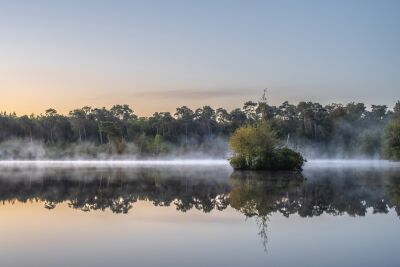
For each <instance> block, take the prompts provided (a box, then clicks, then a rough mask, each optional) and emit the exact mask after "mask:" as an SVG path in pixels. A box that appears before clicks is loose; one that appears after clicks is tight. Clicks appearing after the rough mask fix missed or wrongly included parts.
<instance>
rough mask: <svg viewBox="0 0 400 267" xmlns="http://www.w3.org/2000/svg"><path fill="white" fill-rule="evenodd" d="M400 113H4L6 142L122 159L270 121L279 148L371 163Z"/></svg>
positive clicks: (309, 108) (259, 109) (305, 106)
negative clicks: (81, 149)
mask: <svg viewBox="0 0 400 267" xmlns="http://www.w3.org/2000/svg"><path fill="white" fill-rule="evenodd" d="M399 114H400V102H397V103H396V105H395V108H394V110H389V109H388V107H387V106H386V105H372V106H371V108H370V109H367V107H366V106H365V104H363V103H355V102H351V103H348V104H346V105H342V104H329V105H322V104H319V103H316V102H300V103H298V104H297V105H293V104H290V103H289V102H287V101H286V102H284V103H282V104H281V105H279V106H273V105H269V104H267V102H266V101H259V102H254V101H248V102H246V103H244V105H243V107H242V108H236V109H233V110H232V111H227V110H226V109H224V108H218V109H213V108H212V107H210V106H204V107H202V108H198V109H196V110H192V109H190V108H189V107H187V106H182V107H178V108H177V109H176V111H175V113H173V114H172V113H170V112H155V113H154V114H153V115H152V116H149V117H139V116H137V115H136V114H135V113H134V111H133V110H132V109H131V108H130V107H129V106H128V105H114V106H113V107H111V108H110V109H107V108H104V107H103V108H93V107H88V106H86V107H83V108H79V109H74V110H72V111H70V112H69V113H68V115H63V114H59V113H58V112H57V111H56V110H55V109H52V108H50V109H48V110H46V111H45V113H44V114H40V115H30V116H27V115H25V116H17V115H16V114H15V113H6V112H3V113H0V142H6V141H8V140H14V139H24V140H25V141H31V142H34V141H35V142H37V141H39V142H42V143H44V144H46V145H47V146H58V147H61V148H63V147H68V145H70V144H81V143H92V144H94V145H96V146H102V145H105V146H107V145H108V146H112V149H113V152H116V153H119V154H122V153H126V152H127V151H128V150H129V149H128V148H129V145H130V144H134V147H135V148H136V152H138V153H139V154H162V153H167V152H169V151H171V150H173V149H177V148H179V149H181V150H182V151H185V150H191V149H193V148H196V147H199V146H201V147H202V148H203V149H204V150H207V149H211V148H215V146H216V142H215V140H216V138H221V139H222V140H227V138H228V137H229V136H230V135H231V134H232V133H233V132H234V131H235V130H236V129H237V128H239V127H241V126H245V125H254V124H256V123H257V122H258V121H260V120H266V121H268V123H269V125H270V126H271V128H272V130H273V131H274V132H275V133H276V135H277V137H278V138H279V140H280V142H282V143H286V144H287V145H288V146H290V147H292V148H295V149H297V150H300V151H302V152H303V153H306V155H311V156H313V154H315V155H325V156H332V155H338V154H340V155H341V156H349V157H350V156H357V155H367V156H370V157H372V156H380V155H382V151H383V148H384V145H385V140H384V137H385V128H386V127H387V125H388V124H389V123H390V122H391V121H392V120H393V119H394V118H399V117H400V115H399ZM395 131H396V129H395ZM396 134H397V133H396V132H395V133H394V135H395V136H396ZM225 143H227V142H225ZM226 147H227V146H225V145H222V146H221V147H220V148H221V151H223V152H226Z"/></svg>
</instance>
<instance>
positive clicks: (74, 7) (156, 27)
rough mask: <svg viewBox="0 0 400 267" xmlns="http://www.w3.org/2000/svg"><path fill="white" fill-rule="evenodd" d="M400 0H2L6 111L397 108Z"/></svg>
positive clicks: (1, 104)
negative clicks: (253, 104) (259, 105)
mask: <svg viewBox="0 0 400 267" xmlns="http://www.w3.org/2000/svg"><path fill="white" fill-rule="evenodd" d="M399 12H400V1H389V0H383V1H367V0H365V1H351V0H349V1H322V0H321V1H255V0H254V1H235V0H232V1H220V0H214V1H206V0H203V1H183V0H182V1H174V0H169V1H111V0H109V1H100V0H97V1H95V0H93V1H90V0H82V1H78V0H76V1H75V0H67V1H63V0H58V1H52V0H48V1H44V0H37V1H31V0H29V1H19V0H15V1H6V0H4V1H3V0H0V110H2V111H7V112H12V111H15V112H17V114H18V115H23V114H30V113H36V114H39V113H43V112H44V110H45V109H47V108H49V107H52V108H55V109H56V110H58V111H59V112H60V113H64V114H65V113H68V111H69V110H72V109H74V108H78V107H82V106H86V105H89V106H95V107H102V106H105V107H111V106H112V105H113V104H129V105H130V106H131V107H132V108H133V110H134V111H135V113H136V114H139V115H143V116H148V115H151V114H152V113H153V112H155V111H171V112H173V111H174V110H175V108H176V107H178V106H182V105H187V106H190V107H192V108H197V107H200V106H203V105H211V106H212V107H214V108H217V107H224V108H227V109H232V108H235V107H240V106H242V104H243V102H245V101H247V100H258V99H259V98H260V96H261V94H262V91H263V89H264V88H268V101H269V103H270V104H275V105H278V104H280V103H282V102H283V101H285V100H288V101H289V102H292V103H297V102H298V101H303V100H305V101H318V102H320V103H323V104H328V103H332V102H341V103H347V102H350V101H357V102H358V101H360V102H364V103H366V104H367V105H370V104H372V103H374V104H386V105H388V106H389V107H392V106H393V105H394V103H395V102H396V101H397V100H398V99H400V51H399V49H400V16H399Z"/></svg>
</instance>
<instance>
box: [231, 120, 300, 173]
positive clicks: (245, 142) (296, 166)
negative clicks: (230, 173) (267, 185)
mask: <svg viewBox="0 0 400 267" xmlns="http://www.w3.org/2000/svg"><path fill="white" fill-rule="evenodd" d="M229 146H230V148H231V149H232V151H233V156H232V157H231V158H230V159H229V161H230V164H231V165H232V167H233V168H234V169H236V170H276V171H278V170H279V171H283V170H284V171H301V170H302V167H303V165H304V162H305V161H306V160H305V159H304V158H303V156H302V155H301V154H300V153H298V152H296V151H294V150H292V149H290V148H288V147H285V146H281V145H279V141H278V139H277V138H276V134H275V132H274V131H273V130H272V129H271V127H270V126H269V124H268V123H267V121H261V122H258V123H257V124H255V125H249V126H243V127H240V128H238V129H236V130H235V132H234V133H233V135H232V136H231V138H230V140H229Z"/></svg>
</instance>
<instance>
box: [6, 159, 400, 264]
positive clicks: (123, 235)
mask: <svg viewBox="0 0 400 267" xmlns="http://www.w3.org/2000/svg"><path fill="white" fill-rule="evenodd" d="M0 200H1V202H2V203H1V204H0V216H1V219H0V237H1V242H0V266H8V267H13V266H18V267H19V266H38V267H39V266H40V267H45V266H66V267H67V266H68V267H69V266H85V267H87V266H89V267H91V266H96V267H99V266H100V267H101V266H182V267H183V266H184V267H189V266H307V267H308V266H335V267H336V266H363V267H368V266H400V253H398V248H399V247H400V217H399V216H400V165H399V164H394V163H389V162H378V161H369V162H368V161H367V162H365V161H363V162H357V161H349V162H340V161H330V162H329V161H315V162H311V163H309V164H308V165H307V167H306V168H305V170H304V172H303V174H295V173H285V172H282V173H268V172H262V173H254V172H233V171H232V170H231V169H230V167H229V166H227V165H226V164H221V162H216V164H214V165H213V164H211V163H209V162H208V163H207V162H202V163H201V164H196V163H195V162H186V164H183V165H179V164H165V163H160V164H156V165H151V164H131V165H130V164H105V165H104V164H90V165H85V164H78V165H74V164H72V163H70V164H42V165H40V166H38V165H35V164H27V163H21V162H20V163H17V164H9V163H7V164H5V163H0Z"/></svg>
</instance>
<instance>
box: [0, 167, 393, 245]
mask: <svg viewBox="0 0 400 267" xmlns="http://www.w3.org/2000/svg"><path fill="white" fill-rule="evenodd" d="M138 200H145V201H148V202H151V203H152V204H153V205H154V206H171V205H173V206H174V207H175V208H176V210H177V211H179V212H186V211H188V210H191V209H197V210H200V211H203V212H205V213H208V212H210V211H213V210H218V211H223V210H225V209H226V208H227V207H228V206H230V207H232V208H234V209H236V210H237V211H239V212H240V213H241V214H243V215H244V216H245V217H246V218H250V217H254V218H255V220H256V222H257V225H258V227H259V233H258V234H259V236H260V237H261V239H262V242H263V245H264V247H266V244H267V241H268V235H267V224H268V218H269V216H270V215H271V214H272V213H280V214H282V215H284V216H286V217H290V216H291V215H293V214H297V215H299V216H301V217H313V216H320V215H322V214H329V215H335V216H337V215H350V216H365V215H366V213H367V211H368V210H369V209H371V210H372V212H373V213H387V212H388V211H389V210H390V209H394V210H395V211H396V213H397V215H398V216H400V208H399V206H400V176H399V170H398V169H395V168H392V169H390V168H388V169H386V170H381V169H380V170H377V169H374V168H363V169H352V168H347V169H337V168H332V169H328V168H327V169H323V170H321V169H309V170H306V171H305V172H304V176H303V175H302V174H300V173H290V172H281V173H270V172H238V171H235V172H232V171H231V170H230V169H228V168H226V167H223V166H220V167H215V168H193V167H185V168H171V167H164V168H162V167H158V168H150V167H147V168H146V167H143V168H75V169H74V168H35V167H30V168H16V167H15V166H14V167H11V168H4V167H3V168H2V170H1V173H0V201H2V203H3V204H4V205H8V204H12V203H15V202H16V201H18V202H22V203H26V202H30V201H37V202H43V203H44V207H45V208H46V209H54V208H56V207H57V205H58V204H60V203H64V202H67V203H68V206H69V207H70V208H72V209H77V210H81V211H85V212H90V211H95V210H101V211H104V210H108V209H109V210H111V211H112V212H113V213H115V214H121V213H122V214H124V213H128V212H134V204H135V202H137V201H138Z"/></svg>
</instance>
